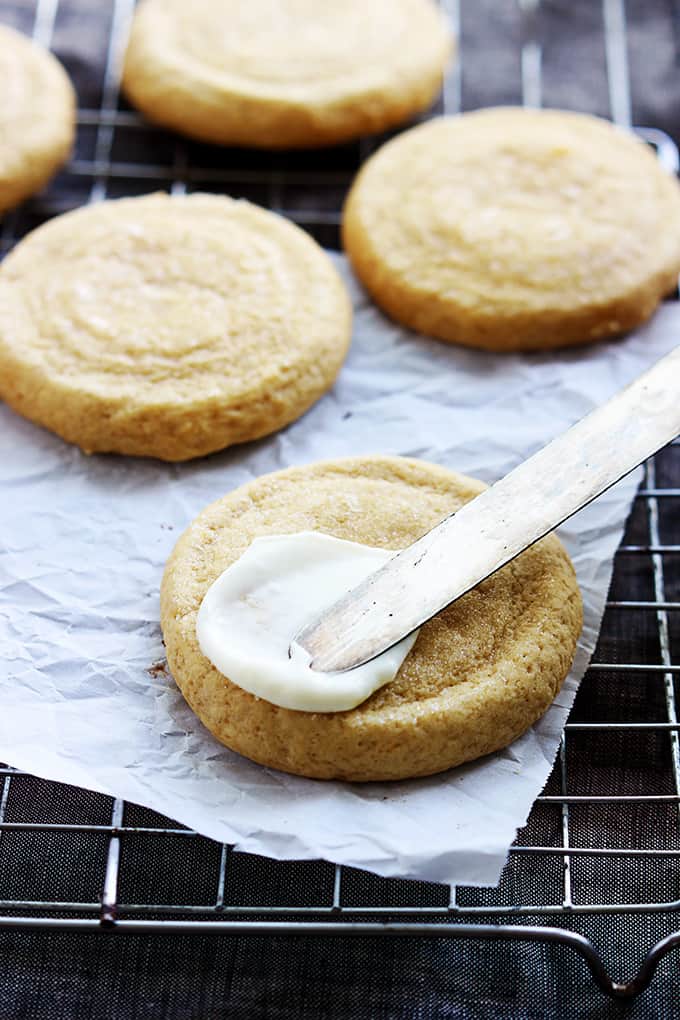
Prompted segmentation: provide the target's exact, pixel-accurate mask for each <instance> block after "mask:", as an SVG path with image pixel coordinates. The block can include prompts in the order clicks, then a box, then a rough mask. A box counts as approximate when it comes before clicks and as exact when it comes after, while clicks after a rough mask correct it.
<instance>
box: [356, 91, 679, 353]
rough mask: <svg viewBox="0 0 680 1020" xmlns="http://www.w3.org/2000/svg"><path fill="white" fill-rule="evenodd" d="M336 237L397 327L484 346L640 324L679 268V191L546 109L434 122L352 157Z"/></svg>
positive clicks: (572, 119)
mask: <svg viewBox="0 0 680 1020" xmlns="http://www.w3.org/2000/svg"><path fill="white" fill-rule="evenodd" d="M343 235H344V244H345V247H346V250H347V253H348V255H349V257H350V259H351V261H352V264H353V266H354V268H355V270H356V272H357V274H358V275H359V277H360V279H361V280H362V282H363V283H364V284H365V286H366V288H367V289H368V290H369V292H370V293H371V295H372V296H373V298H374V299H375V300H376V302H377V303H378V304H379V305H380V306H381V307H382V308H383V309H384V310H385V311H386V312H387V313H388V314H389V315H390V316H392V318H394V319H396V320H397V321H398V322H401V323H403V324H404V325H406V326H410V327H411V328H412V329H415V330H418V331H419V332H422V333H426V334H429V335H430V336H433V337H438V338H439V339H441V340H447V341H450V342H454V343H459V344H465V345H466V346H469V347H480V348H487V349H489V350H495V351H514V350H533V349H544V348H554V347H564V346H568V345H571V344H585V343H589V342H591V341H594V340H601V339H603V338H606V337H611V336H616V335H618V334H621V333H624V332H625V331H627V330H629V329H632V328H633V327H634V326H637V325H638V324H639V323H641V322H644V321H645V320H646V319H648V318H649V317H650V316H651V315H652V313H653V312H654V310H655V308H656V307H657V305H658V303H659V301H660V300H661V299H662V298H663V297H664V296H665V295H666V294H667V293H668V292H670V291H671V290H672V289H673V287H674V286H675V284H676V281H677V276H678V272H679V271H680V186H679V185H678V182H677V180H676V179H675V178H674V177H671V176H669V175H668V174H667V173H666V172H665V171H664V170H663V169H662V168H661V166H660V164H659V163H658V161H657V160H656V158H655V156H654V154H653V152H652V150H651V149H650V148H649V147H648V146H647V145H646V144H645V143H644V142H641V141H639V140H638V139H637V138H635V137H634V136H633V135H631V134H629V133H627V132H624V131H622V130H620V129H618V128H615V127H614V126H612V125H611V124H609V123H608V122H606V121H603V120H599V119H597V118H595V117H590V116H586V115H583V114H576V113H565V112H562V111H557V110H542V111H539V110H523V109H514V108H499V109H490V110H482V111H479V112H476V113H466V114H463V115H462V116H459V117H451V118H440V119H436V120H432V121H429V122H428V123H426V124H423V125H422V126H420V127H417V128H414V129H413V130H411V131H409V132H406V133H405V134H402V135H400V136H399V137H398V138H396V139H394V140H393V141H391V142H389V143H388V144H387V145H385V146H383V148H381V149H380V150H379V151H378V152H377V153H376V154H375V155H374V156H373V157H372V158H371V159H370V160H368V162H367V163H366V164H365V165H364V167H363V169H362V170H361V172H360V174H359V176H358V177H357V179H356V181H355V183H354V185H353V187H352V189H351V192H350V194H349V196H348V199H347V203H346V206H345V210H344V222H343Z"/></svg>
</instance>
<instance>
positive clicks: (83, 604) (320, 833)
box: [0, 258, 680, 885]
mask: <svg viewBox="0 0 680 1020" xmlns="http://www.w3.org/2000/svg"><path fill="white" fill-rule="evenodd" d="M338 264H339V266H340V268H341V270H342V272H343V273H344V275H345V277H346V279H347V282H348V285H349V286H350V288H351V291H352V295H353V298H354V303H355V308H356V320H355V335H354V342H353V346H352V351H351V354H350V357H349V360H348V362H347V364H346V366H345V368H344V369H343V371H342V373H341V376H340V378H339V380H338V382H337V384H336V386H335V388H334V389H333V391H332V392H331V393H330V394H328V395H327V396H326V397H325V398H324V399H322V400H321V401H320V402H319V403H318V404H317V405H316V406H315V407H314V408H313V409H312V410H311V411H310V412H309V413H308V414H307V415H306V416H305V417H304V418H303V419H302V420H301V421H299V422H297V423H295V424H294V425H292V426H291V427H290V428H288V429H287V430H285V431H284V432H282V433H279V434H278V435H276V436H273V437H270V438H269V439H267V440H263V441H261V442H258V443H254V444H250V445H248V446H243V447H240V448H237V449H236V450H232V451H227V452H226V453H223V454H218V455H215V456H213V457H210V458H207V459H204V460H199V461H197V462H194V463H189V464H186V465H179V466H177V465H166V464H161V463H157V462H145V461H142V460H133V459H129V458H119V457H113V456H105V457H104V456H99V457H91V458H88V457H85V456H84V455H82V454H81V453H80V452H79V451H78V450H76V449H75V448H73V447H71V446H68V445H67V444H65V443H63V442H61V440H59V439H57V438H56V437H54V436H52V435H50V434H48V433H47V432H44V431H43V430H41V429H39V428H37V427H35V426H34V425H32V424H30V423H29V422H26V421H23V420H22V419H20V418H19V417H17V416H16V415H14V414H13V413H12V412H11V411H9V410H8V409H7V408H5V407H1V406H0V484H1V485H2V500H1V501H0V652H1V654H2V660H3V663H4V664H5V666H4V669H3V675H2V678H1V679H0V758H1V759H2V760H4V761H6V762H7V763H9V764H12V765H15V766H17V767H20V768H23V769H26V770H28V771H31V772H33V773H35V774H36V775H38V776H41V777H45V778H48V779H53V780H59V781H61V782H66V783H74V784H77V785H80V786H84V787H87V788H90V789H93V790H98V791H101V792H103V793H107V794H110V795H112V796H116V797H124V798H126V799H128V800H131V801H134V802H137V803H139V804H143V805H145V806H148V807H150V808H153V809H155V810H156V811H159V812H161V813H163V814H166V815H169V816H170V817H172V818H174V819H176V820H177V821H179V822H181V823H183V824H185V825H187V826H190V827H192V828H195V829H196V830H198V831H199V832H201V833H203V834H205V835H207V836H210V837H213V838H214V839H217V840H222V841H225V842H230V843H234V844H236V845H237V847H238V848H239V849H241V850H247V851H252V852H255V853H260V854H265V855H269V856H272V857H277V858H317V857H322V858H326V859H328V860H331V861H334V862H339V863H342V864H349V865H354V866H356V867H360V868H367V869H370V870H371V871H374V872H376V873H378V874H380V875H385V876H395V875H399V876H405V877H411V878H420V879H430V880H433V881H439V882H446V883H451V884H457V883H463V884H477V885H492V884H495V883H496V882H497V881H498V878H499V875H500V871H501V869H502V866H503V864H504V862H505V859H506V855H507V851H508V847H509V845H510V843H511V842H512V840H513V838H514V835H515V831H516V829H517V828H518V827H519V826H521V825H522V824H523V823H524V822H525V820H526V817H527V815H528V813H529V810H530V808H531V804H532V802H533V800H534V799H535V797H536V796H537V794H538V793H540V791H541V788H542V787H543V785H544V782H545V780H546V778H547V776H548V773H549V771H550V768H551V764H552V761H553V758H554V756H555V753H556V750H557V746H558V742H559V735H560V731H561V729H562V726H563V724H564V722H565V719H566V716H567V713H568V710H569V708H570V706H571V703H572V701H573V698H574V695H575V692H576V688H577V684H578V680H579V679H580V677H581V676H582V674H583V672H584V670H585V667H586V664H587V662H588V659H589V657H590V655H591V652H592V650H593V647H594V645H595V641H596V636H597V631H598V627H599V623H600V619H601V615H602V612H603V606H604V601H605V598H606V594H607V588H608V584H609V579H610V575H611V567H612V557H613V554H614V551H615V549H616V547H617V545H618V543H619V541H620V538H621V534H622V529H623V525H624V522H625V519H626V516H627V513H628V510H629V507H630V503H631V500H632V498H633V496H634V492H635V489H636V486H637V484H638V481H639V472H636V473H635V475H634V476H630V477H629V478H627V479H626V480H624V482H622V483H620V484H619V485H617V486H616V487H615V488H614V489H612V490H610V492H609V493H607V494H605V495H604V496H602V497H601V498H600V499H598V500H597V501H596V502H595V503H594V504H592V505H591V506H590V507H588V508H586V509H585V510H584V511H582V512H581V513H580V514H579V515H578V516H577V517H575V518H572V520H571V521H570V522H569V524H568V525H567V526H566V527H564V528H562V529H561V532H560V533H561V536H562V538H563V539H564V541H565V542H566V544H567V546H568V548H569V551H570V553H571V555H572V557H573V560H574V564H575V566H576V570H577V574H578V578H579V582H580V585H581V589H582V592H583V596H584V601H585V626H584V631H583V635H582V638H581V641H580V644H579V649H578V654H577V658H576V662H575V664H574V669H573V671H572V673H571V675H570V677H569V678H568V680H567V682H566V683H565V685H564V688H563V690H562V692H561V694H560V695H559V697H558V699H557V701H556V702H555V704H554V705H553V707H552V708H551V709H550V711H549V712H548V713H547V714H546V715H545V717H544V718H543V719H542V720H541V721H540V722H539V724H538V725H537V726H535V727H534V728H533V729H532V730H531V731H530V732H528V733H527V734H526V735H525V736H524V737H523V738H522V739H520V740H519V741H517V742H516V743H515V744H514V745H513V746H512V747H510V748H508V749H507V750H506V751H504V752H503V753H500V754H497V755H493V756H490V757H488V758H486V759H484V760H482V761H480V762H477V763H475V764H472V765H470V766H466V767H464V768H459V769H456V770H453V771H451V772H450V773H447V774H444V775H440V776H435V777H432V778H429V779H421V780H416V781H409V782H401V783H392V784H368V785H359V784H356V785H350V784H342V783H323V782H317V781H313V780H305V779H299V778H295V777H292V776H287V775H284V774H282V773H277V772H274V771H271V770H267V769H264V768H261V767H259V766H257V765H254V764H252V763H250V762H248V761H246V760H245V759H243V758H240V757H239V756H238V755H236V754H233V753H231V752H229V751H228V750H226V749H225V748H223V747H222V746H221V745H220V744H218V743H217V742H216V741H215V740H214V739H213V738H212V737H211V736H210V735H209V734H208V733H207V731H206V730H204V729H203V727H202V726H201V724H200V723H199V722H198V720H197V719H196V718H195V717H194V716H193V714H192V713H191V711H190V710H189V709H188V708H187V707H186V705H185V704H184V702H183V700H182V698H181V696H180V695H179V693H178V691H177V689H176V688H175V686H174V683H173V682H172V680H171V678H170V677H169V676H168V675H167V673H165V672H164V671H163V669H162V666H161V665H159V664H160V663H162V660H163V646H162V643H161V635H160V629H159V626H158V613H159V610H158V589H159V584H160V579H161V575H162V571H163V565H164V562H165V559H166V557H167V556H168V554H169V552H170V550H171V548H172V546H173V545H174V543H175V541H176V539H177V538H178V537H179V534H180V533H181V531H182V529H183V528H184V527H185V526H186V525H187V524H188V523H189V521H190V520H191V519H192V518H193V517H194V516H195V515H196V513H197V512H198V511H199V510H200V509H201V508H202V507H203V506H204V505H205V504H206V503H208V502H210V501H212V500H214V499H216V498H217V497H219V496H220V495H222V494H223V493H225V492H227V491H229V490H231V489H232V488H234V487H235V486H237V485H240V484H242V483H243V482H246V481H248V480H250V479H252V478H254V477H256V476H257V475H260V474H262V473H264V472H267V471H272V470H277V469H279V468H283V467H287V466H289V465H292V464H300V463H307V462H309V461H313V460H317V459H321V458H329V457H336V456H343V455H352V454H361V453H376V452H387V453H398V454H404V455H409V456H417V457H423V458H426V459H429V460H433V461H436V462H439V463H441V464H445V465H447V466H449V467H451V468H455V469H458V470H461V471H464V472H466V473H468V474H472V475H476V476H478V477H481V478H483V479H485V480H487V481H492V480H493V479H495V478H497V477H499V476H500V475H502V474H503V473H505V472H506V471H508V470H509V469H510V468H511V467H512V466H513V465H515V464H516V463H518V462H519V461H520V460H522V459H523V458H525V457H526V456H528V455H529V454H530V453H531V452H532V451H533V450H535V449H537V448H538V447H539V446H541V445H543V443H544V442H546V441H547V440H548V439H550V438H551V437H552V436H553V435H555V434H557V433H558V432H560V431H562V430H563V429H564V428H566V427H567V426H568V425H569V424H570V423H572V422H573V421H575V420H576V419H577V418H578V417H580V416H582V415H583V414H584V413H586V412H587V411H588V410H589V409H590V408H592V407H593V406H594V405H596V404H597V403H599V402H601V401H603V400H604V399H606V398H607V397H608V396H609V395H611V394H612V393H613V392H615V391H616V390H617V389H619V388H620V387H621V386H623V385H624V384H625V383H626V382H628V381H630V380H631V379H632V378H634V377H635V376H636V375H638V374H639V373H640V372H641V371H643V370H644V369H645V368H646V367H648V366H649V365H650V364H651V363H652V362H653V361H655V360H656V359H657V358H659V357H661V356H662V355H663V354H664V353H666V352H667V351H669V350H671V349H672V347H674V346H675V344H676V343H677V338H678V336H680V306H678V305H676V304H667V305H665V306H664V307H663V308H662V309H661V310H660V311H659V313H658V314H657V316H656V317H655V319H654V320H653V321H652V323H651V324H650V325H648V326H646V327H645V328H643V329H641V330H640V331H638V333H636V334H635V335H633V336H630V337H628V338H627V339H625V340H623V341H617V342H614V343H609V344H600V345H596V346H594V347H590V348H586V349H582V350H577V351H572V352H568V353H553V354H546V355H538V356H524V355H522V356H493V355H487V354H483V353H477V352H472V351H465V350H463V349H458V348H455V347H449V346H447V345H444V344H440V343H437V342H435V341H429V340H425V339H424V338H422V337H417V336H414V335H413V334H410V333H408V332H407V331H404V330H401V329H399V328H397V327H396V326H395V325H393V324H392V323H390V322H388V321H387V320H386V319H384V318H383V317H382V316H381V314H380V313H379V312H378V311H377V310H376V309H375V308H374V307H373V306H371V305H370V303H369V302H368V301H367V299H366V298H365V296H364V295H363V294H362V293H361V292H360V289H359V288H358V286H357V285H356V283H354V282H353V280H352V279H351V275H350V273H349V271H348V269H347V267H346V265H345V263H344V262H343V260H342V259H341V258H338ZM519 509H520V512H521V508H519Z"/></svg>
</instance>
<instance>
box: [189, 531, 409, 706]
mask: <svg viewBox="0 0 680 1020" xmlns="http://www.w3.org/2000/svg"><path fill="white" fill-rule="evenodd" d="M393 555H394V551H390V550H386V549H376V548H373V547H371V546H366V545H360V544H358V543H356V542H346V541H343V540H341V539H338V538H333V537H331V536H330V535H324V534H321V533H319V532H313V531H303V532H298V533H297V534H292V535H270V536H265V537H261V538H256V539H255V540H254V542H253V543H252V544H251V545H250V546H249V547H248V549H246V551H245V553H244V554H243V555H242V556H241V557H240V558H239V559H238V560H236V562H235V563H233V564H232V565H231V566H230V567H228V568H227V569H226V570H225V571H224V572H223V573H222V574H220V576H219V577H218V578H217V580H216V581H214V583H213V584H212V585H211V586H210V588H209V589H208V591H207V592H206V594H205V597H204V598H203V601H202V603H201V606H200V609H199V611H198V616H197V620H196V636H197V638H198V643H199V646H200V649H201V651H202V652H203V654H204V655H205V656H206V658H208V659H209V660H210V662H212V664H213V666H215V668H216V669H218V670H219V671H220V673H222V674H223V675H224V676H225V677H228V679H229V680H231V681H232V683H235V684H237V686H239V687H241V688H243V689H244V690H246V691H249V692H250V693H251V694H254V695H256V696H257V697H259V698H264V699H265V700H266V701H269V702H271V703H272V704H274V705H279V706H281V707H282V708H291V709H296V710H298V711H302V712H342V711H345V710H347V709H351V708H355V707H356V706H357V705H359V704H361V702H362V701H365V700H366V698H368V697H369V696H370V695H371V694H372V693H373V691H375V690H377V689H378V688H379V687H382V686H383V685H384V684H387V683H389V682H390V680H393V679H394V677H395V676H396V674H397V672H398V671H399V667H400V666H401V664H402V662H403V661H404V659H405V658H406V656H407V655H408V653H409V651H410V650H411V648H412V646H413V644H414V642H415V640H416V637H417V636H418V632H417V631H415V632H414V633H413V634H410V635H409V636H408V637H407V638H404V640H403V641H400V642H399V643H398V644H396V645H394V647H392V648H390V649H388V651H386V652H383V654H382V655H379V656H378V657H377V658H375V659H373V660H372V661H371V662H367V663H365V664H364V665H362V666H358V667H357V668H356V669H352V670H348V671H346V672H344V673H322V672H318V671H317V670H313V669H312V668H311V667H310V657H309V655H308V654H307V652H306V651H305V650H304V649H303V648H301V647H300V646H299V645H296V644H294V643H293V639H294V638H295V635H296V634H297V633H298V632H299V631H300V630H301V629H302V627H303V626H304V625H305V624H307V623H309V622H310V621H311V620H312V619H314V618H315V617H316V616H318V615H319V614H320V613H321V612H322V611H323V610H324V609H325V608H326V607H328V606H330V605H332V604H333V603H334V602H335V601H336V600H337V599H339V598H341V597H342V596H343V595H345V594H346V593H347V592H348V591H349V590H350V589H351V588H354V587H355V586H356V585H357V584H359V583H360V582H361V581H363V580H364V578H365V577H367V576H368V574H371V573H373V571H375V570H378V569H379V568H380V567H382V566H383V564H385V563H386V562H387V560H389V559H390V558H391V557H392V556H393ZM289 650H290V654H289Z"/></svg>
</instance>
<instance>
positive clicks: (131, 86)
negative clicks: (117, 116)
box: [123, 0, 452, 149]
mask: <svg viewBox="0 0 680 1020" xmlns="http://www.w3.org/2000/svg"><path fill="white" fill-rule="evenodd" d="M451 49H452V39H451V35H450V32H449V29H448V27H447V23H446V21H445V19H444V17H443V15H442V14H441V13H440V11H439V10H438V9H437V7H436V5H435V3H434V2H433V0H370V2H368V3H367V2H366V0H323V3H319V0H249V2H248V3H243V2H242V0H192V2H191V3H186V2H185V0H143V2H142V3H141V4H140V5H139V7H138V9H137V12H136V14H135V18H134V21H133V24H132V32H131V36H130V42H129V46H128V50H127V55H126V58H125V66H124V71H123V89H124V91H125V93H126V95H127V97H128V99H129V100H130V102H131V103H133V104H134V105H135V106H137V107H138V108H139V109H140V110H141V111H142V112H143V113H144V114H145V115H146V116H147V117H148V118H149V119H150V120H153V121H157V122H158V123H159V124H163V125H164V126H165V127H169V128H172V129H173V130H175V131H179V132H181V133H182V134H186V135H189V136H190V137H191V138H198V139H199V140H201V141H206V142H218V143H220V144H223V145H250V146H259V147H262V148H271V149H274V148H289V147H290V148H292V147H301V146H303V147H304V146H319V145H332V144H335V143H337V142H344V141H347V140H349V139H352V138H357V137H359V136H360V135H364V134H369V133H371V132H374V131H383V130H386V129H387V128H389V127H393V126H394V125H396V124H399V123H401V122H402V121H404V120H406V119H407V118H409V117H411V116H413V115H414V114H416V113H419V112H420V111H421V110H424V109H426V108H427V107H428V106H430V104H431V103H432V102H433V100H434V99H435V97H436V95H437V93H438V92H439V89H440V87H441V78H442V73H443V71H444V68H445V66H446V63H447V61H448V58H449V55H450V52H451Z"/></svg>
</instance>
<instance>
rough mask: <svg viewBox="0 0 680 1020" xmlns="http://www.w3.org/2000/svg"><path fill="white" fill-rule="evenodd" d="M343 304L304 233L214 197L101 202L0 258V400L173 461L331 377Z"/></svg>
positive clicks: (239, 430)
mask: <svg viewBox="0 0 680 1020" xmlns="http://www.w3.org/2000/svg"><path fill="white" fill-rule="evenodd" d="M350 328H351V308H350V303H349V298H348V297H347V294H346V291H345V288H344V286H343V284H342V282H341V280H340V278H339V276H338V274H337V273H336V271H335V269H334V268H333V265H332V264H331V262H330V260H329V258H328V256H327V255H326V254H325V253H324V252H323V251H322V250H321V248H319V247H318V245H317V244H316V243H315V242H314V241H313V240H312V239H311V238H310V237H309V236H308V235H307V234H305V233H304V232H303V231H302V230H300V229H299V228H298V227H296V226H294V225H293V224H292V223H289V222H288V221H287V220H285V219H283V218H282V217H281V216H276V215H275V214H274V213H271V212H267V211H266V210H264V209H260V208H258V207H257V206H254V205H251V204H250V203H248V202H242V201H233V200H232V199H229V198H223V197H221V196H217V195H191V196H188V197H170V196H168V195H162V194H158V195H150V196H147V197H144V198H132V199H121V200H118V201H112V202H101V203H99V204H97V205H93V206H88V207H86V208H83V209H79V210H77V211H76V212H72V213H68V214H67V215H65V216H60V217H59V218H57V219H54V220H51V221H50V222H49V223H46V224H44V225H43V226H42V227H40V228H39V229H38V230H35V231H34V232H33V233H32V234H30V235H29V236H28V237H27V238H25V239H24V240H23V241H22V242H21V243H20V244H19V245H18V246H17V247H16V248H15V249H14V251H13V252H12V253H11V254H10V255H9V256H8V257H7V258H6V259H5V261H4V263H3V265H2V268H1V269H0V396H1V397H2V399H3V400H5V401H6V402H7V403H8V404H9V405H10V406H11V407H13V408H14V409H15V410H16V411H18V412H19V413H20V414H23V415H24V416H25V417H27V418H30V419H31V420H32V421H34V422H37V423H38V424H40V425H44V426H45V427H46V428H49V429H51V430H52V431H54V432H56V433H57V434H58V435H60V436H62V437H63V438H64V439H67V440H68V441H69V442H71V443H76V444H77V445H78V446H80V447H81V448H82V449H83V450H84V451H85V452H87V453H93V452H108V451H113V452H117V453H128V454H136V455H139V456H145V457H160V458H162V459H163V460H185V459H186V458H189V457H199V456H202V455H203V454H207V453H211V452H212V451H214V450H220V449H223V448H224V447H226V446H230V445H231V444H232V443H241V442H244V441H245V440H249V439H255V438H257V437H259V436H264V435H267V434H268V433H270V432H273V431H274V430H275V429H279V428H281V427H282V426H284V425H286V424H288V423H289V422H291V421H293V420H294V419H295V418H298V417H299V416H300V415H301V414H303V412H304V411H306V410H307V408H308V407H310V405H311V404H313V403H314V402H315V401H316V400H317V399H318V398H319V397H320V396H321V395H322V394H323V393H324V392H325V391H326V390H327V389H329V387H330V386H331V385H332V383H333V380H334V379H335V376H336V375H337V373H338V371H339V369H340V366H341V364H342V362H343V359H344V357H345V354H346V352H347V348H348V345H349V340H350Z"/></svg>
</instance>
